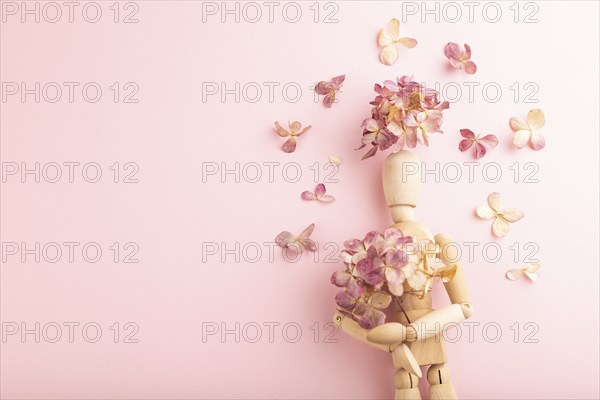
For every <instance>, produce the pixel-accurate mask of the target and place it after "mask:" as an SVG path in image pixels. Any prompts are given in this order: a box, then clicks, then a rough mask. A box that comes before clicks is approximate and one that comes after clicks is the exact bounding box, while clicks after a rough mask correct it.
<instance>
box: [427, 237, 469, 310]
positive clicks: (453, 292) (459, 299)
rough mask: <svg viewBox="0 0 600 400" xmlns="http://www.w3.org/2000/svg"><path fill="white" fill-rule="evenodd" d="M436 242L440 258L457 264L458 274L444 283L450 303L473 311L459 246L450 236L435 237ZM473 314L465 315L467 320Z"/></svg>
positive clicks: (445, 261)
mask: <svg viewBox="0 0 600 400" xmlns="http://www.w3.org/2000/svg"><path fill="white" fill-rule="evenodd" d="M435 242H436V243H437V244H438V245H439V246H440V250H441V251H440V254H439V258H440V260H442V261H443V262H444V263H447V264H456V266H457V268H456V274H455V275H454V278H453V279H452V280H451V281H450V282H446V283H444V286H445V287H446V292H448V297H450V302H451V303H452V304H463V305H466V304H468V307H467V308H470V309H471V310H472V306H471V297H470V296H469V292H468V290H467V282H466V280H465V273H464V271H463V269H462V267H461V266H460V262H459V259H458V251H457V246H458V245H457V244H456V242H454V240H453V239H452V237H450V235H446V234H443V233H440V234H438V235H436V236H435ZM470 316H471V313H469V314H468V315H466V314H465V318H469V317H470Z"/></svg>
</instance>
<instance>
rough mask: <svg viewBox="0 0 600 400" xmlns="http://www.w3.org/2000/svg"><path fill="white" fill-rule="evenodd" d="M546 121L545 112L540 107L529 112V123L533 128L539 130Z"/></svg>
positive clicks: (530, 127)
mask: <svg viewBox="0 0 600 400" xmlns="http://www.w3.org/2000/svg"><path fill="white" fill-rule="evenodd" d="M545 123H546V119H545V117H544V112H543V111H542V110H540V109H537V108H536V109H533V110H530V111H529V113H527V125H528V126H529V129H531V130H537V129H540V128H542V127H543V126H544V124H545Z"/></svg>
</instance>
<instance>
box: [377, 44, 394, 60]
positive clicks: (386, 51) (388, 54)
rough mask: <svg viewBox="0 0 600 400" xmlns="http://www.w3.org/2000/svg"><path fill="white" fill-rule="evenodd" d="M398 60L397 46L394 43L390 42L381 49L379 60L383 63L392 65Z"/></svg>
mask: <svg viewBox="0 0 600 400" xmlns="http://www.w3.org/2000/svg"><path fill="white" fill-rule="evenodd" d="M397 60H398V48H397V47H396V45H395V44H390V45H389V46H385V47H384V48H383V49H381V52H380V53H379V61H381V62H382V63H383V64H385V65H392V64H394V63H395V62H396V61H397Z"/></svg>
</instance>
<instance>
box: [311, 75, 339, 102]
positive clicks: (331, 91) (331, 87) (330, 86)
mask: <svg viewBox="0 0 600 400" xmlns="http://www.w3.org/2000/svg"><path fill="white" fill-rule="evenodd" d="M344 79H346V75H340V76H336V77H333V78H331V80H330V81H321V82H319V83H317V85H316V86H315V92H317V93H318V94H320V95H324V96H325V98H323V105H324V106H325V107H327V108H330V107H331V106H332V105H333V103H335V102H337V100H336V98H335V95H336V94H337V93H338V92H339V91H340V88H341V87H342V83H344Z"/></svg>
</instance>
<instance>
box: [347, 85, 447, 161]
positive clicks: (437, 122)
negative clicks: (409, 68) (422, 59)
mask: <svg viewBox="0 0 600 400" xmlns="http://www.w3.org/2000/svg"><path fill="white" fill-rule="evenodd" d="M375 92H377V97H376V98H375V100H373V101H372V102H371V103H370V104H372V105H373V106H374V107H373V108H372V110H371V118H367V119H365V120H364V121H363V124H362V127H363V136H362V142H361V143H362V144H361V146H360V147H359V148H358V149H362V148H364V147H365V146H366V145H368V144H370V145H371V146H373V147H372V148H371V149H370V150H369V151H368V152H367V153H366V154H365V155H364V156H363V160H364V159H366V158H369V157H373V156H374V155H375V153H377V150H378V149H379V150H387V149H388V148H390V147H392V146H394V149H393V151H399V150H402V149H403V148H404V147H405V146H407V147H411V148H413V147H416V146H417V143H421V144H424V145H425V146H429V139H428V137H427V134H428V133H434V132H439V133H443V132H442V131H441V126H442V120H443V115H442V112H443V111H444V110H445V109H447V108H449V106H450V105H449V104H448V102H447V101H444V102H441V101H440V100H439V99H438V93H437V92H436V91H435V90H433V89H429V88H426V87H425V86H424V85H422V84H420V83H417V82H415V81H413V80H412V76H403V77H401V78H398V79H397V80H396V82H394V81H385V82H384V83H383V86H382V85H379V84H376V85H375ZM358 149H357V150H358Z"/></svg>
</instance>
